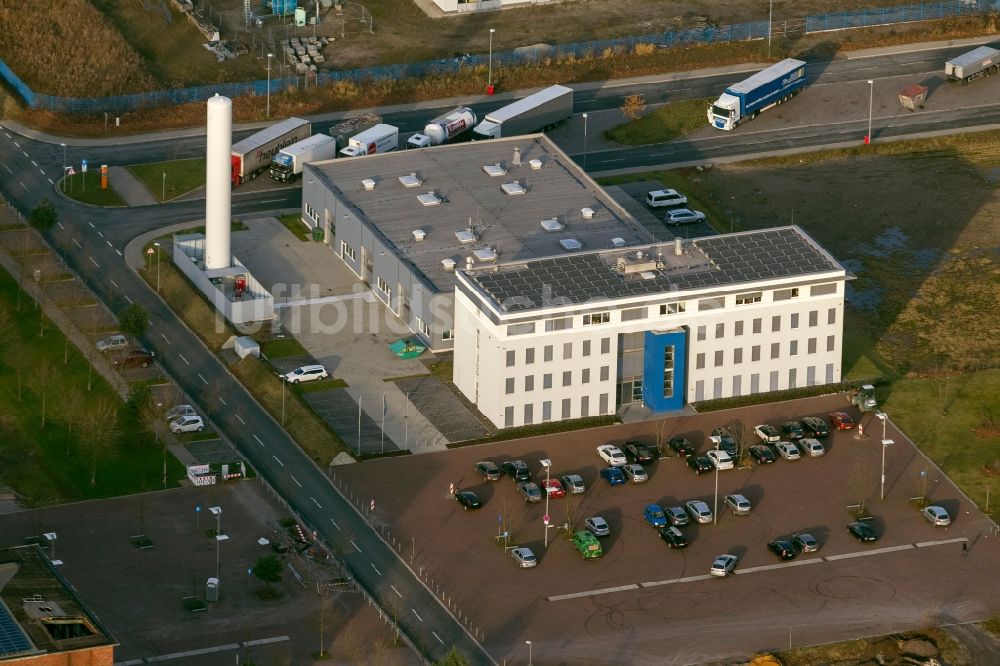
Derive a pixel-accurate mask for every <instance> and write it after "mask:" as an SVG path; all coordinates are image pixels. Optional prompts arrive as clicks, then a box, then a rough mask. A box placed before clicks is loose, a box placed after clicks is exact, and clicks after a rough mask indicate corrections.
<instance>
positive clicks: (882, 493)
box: [878, 439, 896, 501]
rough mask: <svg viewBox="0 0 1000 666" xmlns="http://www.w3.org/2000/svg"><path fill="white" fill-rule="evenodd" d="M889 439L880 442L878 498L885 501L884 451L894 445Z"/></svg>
mask: <svg viewBox="0 0 1000 666" xmlns="http://www.w3.org/2000/svg"><path fill="white" fill-rule="evenodd" d="M895 443H896V442H894V441H893V440H891V439H883V440H882V485H881V488H880V489H879V493H878V498H879V500H883V501H884V500H885V450H886V449H887V448H889V447H890V446H892V445H893V444H895Z"/></svg>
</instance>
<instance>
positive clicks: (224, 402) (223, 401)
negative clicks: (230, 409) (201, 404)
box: [219, 397, 226, 406]
mask: <svg viewBox="0 0 1000 666" xmlns="http://www.w3.org/2000/svg"><path fill="white" fill-rule="evenodd" d="M219 402H221V403H222V405H223V406H225V404H226V401H225V400H223V399H222V398H221V397H220V398H219Z"/></svg>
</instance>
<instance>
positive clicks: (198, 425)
mask: <svg viewBox="0 0 1000 666" xmlns="http://www.w3.org/2000/svg"><path fill="white" fill-rule="evenodd" d="M204 429H205V422H204V421H202V420H201V417H200V416H197V415H196V416H182V417H180V418H177V419H174V420H173V421H171V422H170V432H172V433H174V434H176V433H179V432H201V431H202V430H204Z"/></svg>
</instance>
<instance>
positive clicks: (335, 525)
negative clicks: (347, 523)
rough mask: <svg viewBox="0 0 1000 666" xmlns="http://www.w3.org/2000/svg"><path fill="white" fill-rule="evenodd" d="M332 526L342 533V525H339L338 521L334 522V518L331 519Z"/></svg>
mask: <svg viewBox="0 0 1000 666" xmlns="http://www.w3.org/2000/svg"><path fill="white" fill-rule="evenodd" d="M330 524H331V525H333V526H334V527H336V528H337V531H338V532H339V531H340V525H338V524H337V521H336V520H334V519H333V518H331V519H330Z"/></svg>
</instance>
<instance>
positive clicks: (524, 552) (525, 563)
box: [510, 546, 538, 569]
mask: <svg viewBox="0 0 1000 666" xmlns="http://www.w3.org/2000/svg"><path fill="white" fill-rule="evenodd" d="M510 556H511V558H512V559H513V560H514V562H515V563H517V565H518V566H519V567H521V568H522V569H530V568H531V567H533V566H535V565H536V564H538V559H537V558H536V557H535V554H534V553H533V552H531V549H530V548H525V547H524V546H518V547H517V548H511V550H510Z"/></svg>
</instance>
